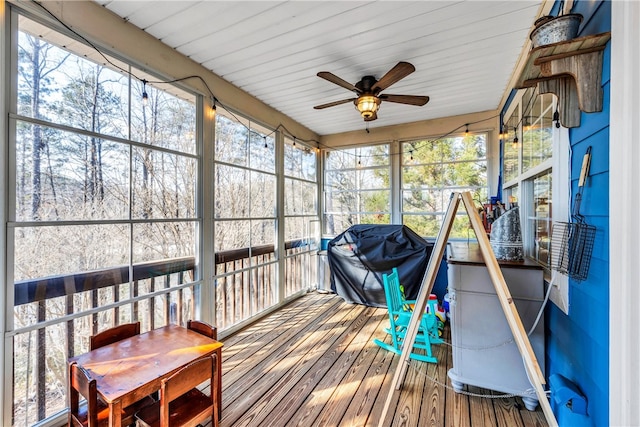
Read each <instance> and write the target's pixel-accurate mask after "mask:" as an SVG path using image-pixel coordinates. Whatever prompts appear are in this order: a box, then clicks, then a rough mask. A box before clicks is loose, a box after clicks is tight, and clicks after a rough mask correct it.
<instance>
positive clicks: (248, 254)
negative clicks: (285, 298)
mask: <svg viewBox="0 0 640 427" xmlns="http://www.w3.org/2000/svg"><path fill="white" fill-rule="evenodd" d="M273 135H274V132H273V131H272V130H269V129H266V128H264V127H262V126H260V125H258V124H256V123H252V122H251V121H249V120H247V119H245V118H243V117H239V116H238V115H236V114H234V113H232V112H229V111H226V110H225V109H223V108H221V107H218V109H217V114H216V139H215V162H214V183H213V187H214V189H215V195H214V203H215V206H214V218H215V224H214V228H215V236H214V245H215V251H216V257H217V258H216V260H217V261H216V275H217V277H218V279H217V280H216V298H217V300H216V313H217V323H216V325H217V327H218V328H220V329H225V328H228V327H229V326H232V325H234V324H236V323H238V322H240V321H242V320H245V319H247V318H249V317H250V316H252V315H255V314H256V313H259V312H260V311H262V310H264V309H266V308H268V307H270V306H272V305H273V304H275V303H276V302H277V298H278V289H277V287H276V284H277V280H276V279H275V278H276V273H277V269H276V264H275V263H276V261H277V255H276V245H275V243H276V237H277V235H276V225H277V218H276V194H277V185H276V184H277V176H276V170H275V152H276V151H275V138H274V137H273Z"/></svg>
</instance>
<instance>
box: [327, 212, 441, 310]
mask: <svg viewBox="0 0 640 427" xmlns="http://www.w3.org/2000/svg"><path fill="white" fill-rule="evenodd" d="M432 250H433V243H429V242H427V241H426V240H424V239H423V238H422V237H420V236H418V235H417V234H416V233H415V232H414V231H413V230H411V229H410V228H409V227H406V226H404V225H353V226H351V227H349V229H347V230H346V231H345V232H343V233H342V234H340V235H338V236H337V237H336V238H334V239H333V240H331V241H330V242H329V244H328V247H327V255H328V260H329V268H330V270H331V290H332V291H333V292H335V293H336V294H338V295H340V296H341V297H342V298H343V299H344V300H345V301H346V302H349V303H358V304H364V305H368V306H372V307H385V308H386V306H387V303H386V299H385V296H384V288H383V286H382V275H383V274H384V273H391V270H392V269H393V267H396V268H397V269H398V274H399V276H400V283H401V284H402V286H403V287H404V290H405V295H406V297H407V299H416V298H417V296H418V292H419V291H420V285H421V283H422V278H423V276H424V273H425V271H426V269H427V264H428V263H429V257H430V256H431V251H432Z"/></svg>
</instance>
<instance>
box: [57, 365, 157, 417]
mask: <svg viewBox="0 0 640 427" xmlns="http://www.w3.org/2000/svg"><path fill="white" fill-rule="evenodd" d="M81 396H82V397H84V398H85V399H86V400H87V404H86V405H82V406H81V405H80V397H81ZM153 403H154V400H153V399H151V398H150V397H145V398H144V399H142V400H140V401H138V402H136V403H134V404H133V405H131V406H128V407H126V408H124V409H123V410H122V414H121V419H122V425H123V426H128V425H130V424H133V422H134V415H135V413H136V412H137V411H139V410H141V409H142V408H144V407H145V406H149V405H151V404H153ZM107 425H109V407H108V406H107V405H106V404H105V403H103V402H102V401H101V400H100V399H98V391H97V387H96V380H95V379H92V378H91V377H90V376H89V373H88V372H87V371H86V370H84V369H83V368H82V367H80V366H78V364H76V363H75V362H73V363H71V364H70V365H69V426H71V427H102V426H107Z"/></svg>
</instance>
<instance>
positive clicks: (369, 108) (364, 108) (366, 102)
mask: <svg viewBox="0 0 640 427" xmlns="http://www.w3.org/2000/svg"><path fill="white" fill-rule="evenodd" d="M355 104H356V109H357V110H358V111H359V112H360V115H361V116H362V118H364V119H368V118H371V117H373V115H374V114H376V113H377V112H378V109H379V108H380V98H378V97H376V96H373V95H361V96H360V97H359V98H358V99H356V101H355Z"/></svg>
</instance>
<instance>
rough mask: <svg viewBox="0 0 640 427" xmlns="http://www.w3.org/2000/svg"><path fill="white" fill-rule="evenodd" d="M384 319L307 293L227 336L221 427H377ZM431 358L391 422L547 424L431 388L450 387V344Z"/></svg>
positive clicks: (389, 361)
mask: <svg viewBox="0 0 640 427" xmlns="http://www.w3.org/2000/svg"><path fill="white" fill-rule="evenodd" d="M387 322H388V321H387V320H386V310H382V309H376V308H371V307H365V306H361V305H351V304H346V303H344V302H343V300H342V299H341V298H340V297H337V296H334V295H329V294H318V293H311V294H309V295H306V296H304V297H302V298H300V299H298V300H296V301H294V302H292V303H291V304H289V305H287V306H286V307H284V308H283V309H282V310H279V311H277V312H276V313H273V314H272V315H270V316H269V317H267V318H265V319H263V320H261V321H259V322H257V323H255V324H253V325H251V326H250V327H248V328H246V329H243V330H242V331H241V332H239V333H237V334H235V335H233V336H231V337H227V338H226V339H224V340H223V342H224V349H223V353H222V354H223V364H222V370H223V378H222V383H223V398H222V404H223V412H222V414H223V418H222V423H221V426H222V427H239V426H255V427H257V426H261V427H262V426H274V427H280V426H304V427H309V426H377V425H378V421H379V418H380V414H381V413H382V410H383V407H384V403H385V400H386V397H387V394H388V392H389V388H390V386H391V380H392V378H393V375H394V373H395V370H396V367H397V363H398V360H399V358H400V357H399V356H396V355H394V354H393V353H391V352H388V351H385V350H383V349H381V348H380V347H378V346H377V345H375V344H374V343H372V339H373V338H374V337H381V338H382V337H384V336H385V334H384V333H383V332H382V328H383V327H384V324H385V323H387ZM435 354H436V356H437V357H438V360H439V363H437V364H425V363H422V362H412V366H411V367H410V368H409V370H408V372H407V376H406V378H405V380H404V382H403V391H402V392H401V393H400V395H399V397H398V401H397V403H396V405H395V407H394V409H395V415H394V419H393V423H392V425H394V426H400V425H402V426H407V427H411V426H427V425H428V426H447V427H449V426H470V427H484V426H509V427H512V426H526V427H528V426H546V425H547V423H546V421H545V418H544V415H543V413H542V411H541V410H540V408H538V410H537V411H536V412H530V411H528V410H526V409H525V408H524V405H523V404H522V401H521V400H520V399H519V398H499V399H486V398H480V397H471V396H467V395H464V394H457V393H455V392H454V391H452V390H450V389H448V388H445V387H444V386H443V385H441V384H438V383H436V382H434V381H433V380H432V379H435V380H437V381H438V382H440V383H444V382H447V384H449V382H448V381H447V375H446V374H447V370H448V369H449V367H450V366H451V360H452V359H451V351H450V346H447V345H438V346H435ZM414 366H415V367H416V368H414ZM425 369H426V375H425ZM430 378H431V379H430ZM469 391H470V392H474V393H486V394H490V393H491V392H490V391H488V390H483V389H478V388H470V389H469Z"/></svg>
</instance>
